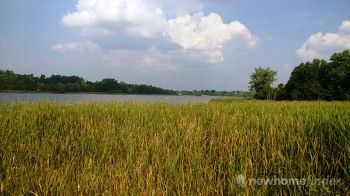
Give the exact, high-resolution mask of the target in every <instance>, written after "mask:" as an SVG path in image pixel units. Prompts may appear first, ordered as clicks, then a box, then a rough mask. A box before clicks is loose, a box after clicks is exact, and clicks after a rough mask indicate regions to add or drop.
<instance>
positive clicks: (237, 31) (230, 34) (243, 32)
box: [166, 13, 257, 63]
mask: <svg viewBox="0 0 350 196" xmlns="http://www.w3.org/2000/svg"><path fill="white" fill-rule="evenodd" d="M168 23H169V26H168V30H167V32H166V34H167V36H168V37H169V39H170V41H172V42H174V43H176V44H178V45H180V46H181V47H182V48H183V49H185V50H188V51H192V52H193V51H194V52H198V53H200V54H203V55H205V56H207V58H208V60H209V61H210V62H211V63H219V62H221V61H223V60H224V57H223V54H222V49H223V46H224V44H225V43H227V42H228V41H230V40H232V39H234V38H243V39H244V40H245V41H246V43H247V44H248V46H251V47H254V46H255V45H256V44H257V39H256V37H255V36H254V35H253V34H252V33H251V32H250V31H249V30H248V29H247V28H246V27H245V26H244V25H243V24H241V23H240V22H239V21H234V22H231V23H230V24H225V23H223V21H222V18H221V16H220V15H218V14H216V13H211V14H209V15H208V16H203V14H202V13H196V14H194V15H193V16H190V15H185V16H180V17H177V18H176V19H173V20H169V21H168Z"/></svg>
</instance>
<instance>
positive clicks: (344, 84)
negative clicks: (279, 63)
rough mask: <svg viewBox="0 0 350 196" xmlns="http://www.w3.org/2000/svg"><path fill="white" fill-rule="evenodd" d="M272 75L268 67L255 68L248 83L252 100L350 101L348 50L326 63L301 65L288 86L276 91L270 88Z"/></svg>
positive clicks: (291, 77)
mask: <svg viewBox="0 0 350 196" xmlns="http://www.w3.org/2000/svg"><path fill="white" fill-rule="evenodd" d="M264 73H265V74H264ZM273 73H275V72H274V71H272V70H270V69H269V68H267V69H262V68H258V69H256V70H255V72H254V73H253V74H252V76H251V80H250V84H251V90H252V91H253V93H254V97H255V98H259V99H279V100H281V99H287V100H350V50H345V51H343V52H340V53H335V54H333V55H332V56H331V58H330V61H329V62H327V61H325V60H320V59H314V60H313V61H312V62H306V63H301V64H300V65H298V66H297V67H295V68H294V70H293V72H292V74H291V76H290V78H289V80H288V82H287V84H286V85H285V86H284V85H283V84H280V85H279V86H278V87H277V88H275V89H272V88H271V83H272V82H273V80H271V79H272V78H273V77H272V76H274V74H273ZM264 76H265V77H264ZM271 81H272V82H271ZM271 92H273V93H272V94H273V96H270V93H271Z"/></svg>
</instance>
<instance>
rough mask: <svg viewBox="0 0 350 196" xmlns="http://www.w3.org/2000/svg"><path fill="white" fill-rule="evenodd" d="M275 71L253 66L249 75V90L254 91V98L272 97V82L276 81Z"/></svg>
mask: <svg viewBox="0 0 350 196" xmlns="http://www.w3.org/2000/svg"><path fill="white" fill-rule="evenodd" d="M276 75H277V72H276V71H274V70H271V69H270V68H262V67H258V68H255V71H254V73H253V74H252V75H250V81H249V85H250V90H251V91H252V92H253V93H254V98H256V99H272V95H273V88H272V83H273V82H274V81H276Z"/></svg>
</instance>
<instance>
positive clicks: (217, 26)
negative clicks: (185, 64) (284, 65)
mask: <svg viewBox="0 0 350 196" xmlns="http://www.w3.org/2000/svg"><path fill="white" fill-rule="evenodd" d="M184 2H187V1H185V0H181V1H180V2H178V3H176V1H173V0H172V1H171V3H169V2H168V3H163V4H165V7H169V6H170V5H176V4H178V6H180V7H178V8H175V7H174V6H173V7H172V8H171V9H172V10H173V11H174V12H176V14H175V15H177V16H174V15H173V16H172V14H170V15H166V14H165V13H163V10H162V8H161V6H158V5H156V3H158V4H160V2H159V1H158V0H79V1H78V3H77V6H76V11H74V12H71V13H68V14H67V15H65V16H64V17H63V18H62V21H63V23H64V24H65V25H67V26H69V27H77V28H79V29H80V30H81V35H82V36H85V38H87V39H88V40H90V41H91V40H93V41H91V42H96V43H98V45H100V46H104V45H105V44H106V43H110V42H109V41H108V40H109V39H110V40H114V41H115V40H121V41H119V42H120V43H119V42H118V43H119V44H114V46H115V47H120V48H109V49H106V50H120V49H126V48H123V43H121V42H123V40H127V42H129V43H130V45H131V42H136V41H134V40H135V39H133V38H136V37H135V36H137V38H142V39H144V38H145V39H147V40H148V41H146V40H145V39H144V40H145V43H149V44H151V45H150V46H149V48H152V47H154V46H153V45H152V43H150V40H157V41H163V42H164V41H166V42H169V41H170V42H172V43H175V44H177V45H179V46H180V47H181V48H182V49H183V51H184V52H185V53H186V54H187V55H189V56H190V57H194V58H193V60H198V59H200V60H201V61H203V60H205V61H208V62H210V63H219V62H222V61H223V60H224V56H223V48H224V45H225V44H226V43H228V42H229V41H231V40H234V39H241V40H244V43H246V45H248V46H249V47H254V46H255V45H256V44H257V38H256V37H255V36H254V35H253V34H252V33H251V32H250V31H249V30H248V28H247V27H246V26H245V25H244V24H242V23H240V22H239V21H233V22H231V23H229V24H225V23H224V22H223V20H222V18H221V16H220V15H219V14H217V13H211V14H209V15H208V16H204V15H203V14H202V13H201V12H199V13H196V14H194V15H190V14H187V13H186V14H184V13H183V10H186V9H188V8H186V7H185V9H183V8H184V7H183V6H182V5H185V3H184ZM198 2H200V1H194V3H187V4H192V5H191V6H190V9H195V7H197V8H198V9H199V8H200V7H201V6H200V4H199V3H198ZM194 5H196V6H194ZM168 9H169V8H168ZM179 10H180V11H179ZM181 10H182V11H181ZM180 13H181V15H178V14H180ZM166 17H173V18H174V17H175V18H174V19H170V20H168V19H167V18H166ZM130 36H134V37H130ZM124 38H125V39H124ZM148 38H153V39H148ZM164 38H166V39H164ZM137 43H139V44H140V45H141V44H142V40H138V41H137ZM133 44H134V43H133ZM81 47H89V46H86V44H85V46H78V44H77V43H71V44H65V45H57V46H55V47H54V49H56V50H58V51H62V50H73V48H81ZM124 47H125V45H124ZM134 49H140V48H134ZM75 50H77V49H75ZM105 52H106V51H105ZM158 57H159V55H158ZM146 62H151V61H146Z"/></svg>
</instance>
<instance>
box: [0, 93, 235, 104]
mask: <svg viewBox="0 0 350 196" xmlns="http://www.w3.org/2000/svg"><path fill="white" fill-rule="evenodd" d="M215 98H228V97H218V96H187V95H186V96H175V95H113V94H84V93H83V94H74V93H66V94H55V93H0V102H13V101H52V102H141V103H147V102H170V103H207V102H209V101H210V100H211V99H215Z"/></svg>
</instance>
